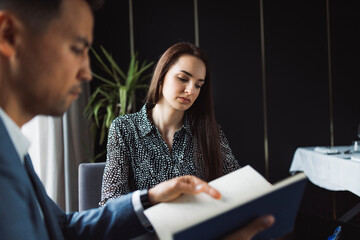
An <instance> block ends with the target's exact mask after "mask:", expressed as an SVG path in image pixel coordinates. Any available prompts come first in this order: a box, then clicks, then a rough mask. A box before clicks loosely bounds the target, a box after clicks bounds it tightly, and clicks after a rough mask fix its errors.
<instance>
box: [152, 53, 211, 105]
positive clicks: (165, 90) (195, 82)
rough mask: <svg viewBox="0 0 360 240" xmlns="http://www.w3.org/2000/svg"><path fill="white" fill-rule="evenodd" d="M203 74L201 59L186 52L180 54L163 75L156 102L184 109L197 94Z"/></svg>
mask: <svg viewBox="0 0 360 240" xmlns="http://www.w3.org/2000/svg"><path fill="white" fill-rule="evenodd" d="M205 75H206V67H205V64H204V62H203V61H202V60H200V59H199V58H197V57H194V56H191V55H188V54H185V55H182V56H180V57H179V59H178V60H177V61H176V62H175V63H174V64H173V65H172V66H171V67H170V69H169V71H168V72H167V73H166V75H165V78H164V82H163V86H162V92H161V93H162V96H161V97H160V100H159V102H158V104H165V105H168V106H170V107H171V108H173V109H175V110H178V111H186V110H187V109H189V108H190V107H191V106H192V105H193V103H194V102H195V100H196V99H197V97H198V96H199V93H200V90H201V86H202V85H203V84H204V82H205Z"/></svg>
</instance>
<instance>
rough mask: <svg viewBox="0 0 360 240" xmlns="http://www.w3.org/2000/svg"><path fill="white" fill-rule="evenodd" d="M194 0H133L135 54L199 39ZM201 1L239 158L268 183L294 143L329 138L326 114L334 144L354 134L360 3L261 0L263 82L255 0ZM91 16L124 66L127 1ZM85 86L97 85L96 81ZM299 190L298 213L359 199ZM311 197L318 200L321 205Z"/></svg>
mask: <svg viewBox="0 0 360 240" xmlns="http://www.w3.org/2000/svg"><path fill="white" fill-rule="evenodd" d="M194 1H195V0H181V1H166V0H151V1H149V0H147V1H145V0H133V1H132V5H133V21H134V46H135V51H136V52H139V57H140V61H144V60H147V61H154V62H156V61H157V60H158V58H159V56H160V55H161V54H162V53H163V52H164V51H165V50H166V49H167V48H168V47H170V46H171V45H172V44H174V43H176V42H178V41H189V42H193V43H195V17H194ZM197 3H198V23H199V25H198V26H199V31H198V33H199V45H200V47H201V48H202V49H203V50H204V51H205V52H206V53H207V55H208V57H209V60H210V69H211V75H212V81H213V86H214V88H213V96H214V102H215V111H216V117H217V120H218V122H219V123H220V124H221V126H222V127H223V130H224V132H225V134H226V136H227V138H228V139H229V142H230V146H231V147H232V150H233V153H234V155H235V157H236V158H237V159H238V161H239V163H240V164H241V165H242V166H244V165H247V164H250V165H251V166H253V167H254V168H255V169H256V170H257V171H259V172H260V173H261V174H263V175H264V176H268V180H269V181H270V182H277V181H278V180H280V179H283V178H284V177H287V176H289V168H290V164H291V161H292V157H293V154H294V152H295V149H296V148H297V147H301V146H329V145H330V144H331V131H330V124H331V122H332V121H333V127H334V135H333V137H334V144H335V145H350V144H351V142H352V141H353V140H355V139H356V132H357V126H358V124H359V123H360V111H359V92H360V79H359V77H360V74H359V66H360V60H359V59H360V51H359V50H360V47H359V44H360V37H359V36H360V34H359V30H360V27H359V23H360V14H359V13H360V3H359V1H357V0H353V1H343V0H330V1H329V6H330V7H329V9H330V11H329V12H330V21H329V22H328V21H327V8H326V0H308V1H288V0H272V1H264V5H263V18H264V40H265V66H264V67H265V77H266V86H265V85H263V80H262V73H263V72H262V55H261V30H260V27H261V25H260V24H261V22H260V14H261V12H260V1H254V0H242V1H229V0H223V1H206V0H198V1H197ZM95 19H96V25H95V32H94V47H95V48H96V47H98V46H99V45H103V46H104V47H105V48H106V49H108V50H109V51H110V52H111V53H112V55H113V56H114V58H115V60H116V61H117V62H118V63H119V64H120V66H121V67H122V68H123V69H127V67H128V62H129V59H130V28H129V2H128V1H127V0H107V1H106V4H105V6H104V8H103V9H101V10H100V11H99V12H97V13H96V15H95ZM327 24H330V39H328V32H327ZM328 42H330V46H331V48H330V51H328ZM329 60H331V68H330V70H331V71H330V75H329V65H328V61H329ZM93 70H94V71H97V67H96V66H93ZM330 79H331V80H332V81H330ZM330 83H331V87H332V92H330V91H329V88H330V85H329V84H330ZM91 84H92V88H93V89H94V88H95V87H96V84H97V83H96V80H94V81H93V82H92V83H91ZM263 91H265V93H266V95H264V94H263ZM141 96H142V95H141ZM264 96H266V99H263V97H264ZM264 103H265V106H264ZM264 107H266V109H267V112H266V117H267V122H266V123H267V133H268V147H269V148H268V154H269V155H268V156H269V158H268V160H269V172H268V174H267V172H266V167H265V149H264V137H265V136H266V135H265V129H264V121H265V120H266V118H265V115H264V114H265V113H264ZM331 109H332V110H333V111H332V115H331ZM359 174H360V173H359ZM346 194H348V195H346ZM349 195H350V196H349ZM305 197H306V199H305V200H304V204H303V209H304V211H306V210H308V209H310V208H311V209H310V210H309V211H311V213H312V214H315V213H316V214H318V215H319V216H322V217H325V218H327V219H329V218H332V217H333V215H334V214H336V213H338V214H341V213H342V212H343V211H345V210H343V206H344V205H346V207H348V208H349V207H351V205H352V204H354V202H355V201H358V200H357V197H356V196H353V195H352V194H350V193H348V192H346V193H338V195H336V194H334V193H332V192H329V191H326V190H323V189H319V188H317V187H315V186H313V185H311V184H309V187H308V189H307V191H306V194H305ZM309 199H311V201H312V200H314V199H318V200H319V199H320V200H319V201H320V202H321V201H323V202H322V204H318V205H319V206H317V205H316V204H315V205H313V204H312V203H311V201H310V200H309ZM334 200H335V201H336V202H337V205H336V206H337V209H336V210H334V209H333V206H334ZM339 202H340V203H341V204H339ZM314 206H316V207H314ZM329 234H330V233H329ZM326 237H327V236H326Z"/></svg>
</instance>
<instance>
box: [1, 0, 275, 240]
mask: <svg viewBox="0 0 360 240" xmlns="http://www.w3.org/2000/svg"><path fill="white" fill-rule="evenodd" d="M94 2H95V1H91V0H87V1H86V0H0V238H1V239H2V240H8V239H27V240H32V239H34V240H35V239H36V240H37V239H128V238H132V237H135V236H138V235H141V234H143V233H146V232H147V231H148V230H149V229H151V225H150V223H149V222H148V220H147V219H146V217H145V215H144V214H143V209H144V206H145V207H146V206H149V205H154V204H157V203H159V202H168V201H171V200H173V199H176V198H177V197H179V196H180V195H181V194H184V193H186V194H197V193H199V192H205V193H207V194H209V195H210V196H212V197H214V198H220V197H221V196H220V193H219V192H217V191H216V190H215V189H213V188H212V187H210V186H209V185H208V184H207V183H205V182H203V181H202V180H200V179H198V178H196V177H192V176H184V177H180V178H176V179H172V180H169V181H167V182H163V183H161V184H159V185H157V186H155V187H154V188H152V189H149V190H148V191H146V190H145V191H137V192H135V193H131V194H128V195H126V196H123V197H121V198H119V199H115V200H112V201H111V202H109V203H108V204H107V205H106V206H105V207H101V208H98V209H92V210H89V211H84V212H81V213H79V212H74V213H70V214H66V213H65V212H64V211H63V210H62V209H60V208H59V207H58V206H57V205H56V204H55V203H54V202H53V201H52V200H51V199H50V198H49V197H48V195H47V194H46V192H45V189H44V187H43V186H42V184H41V182H40V180H39V178H38V177H37V176H36V174H35V172H34V170H33V168H32V163H31V160H30V158H29V156H28V155H27V150H28V147H29V142H28V141H27V140H26V138H25V137H24V136H23V135H22V133H21V131H20V128H21V127H22V126H23V125H24V124H25V123H26V122H28V121H29V120H31V119H32V118H33V117H34V116H36V115H39V114H41V115H51V116H61V115H62V114H63V113H64V112H65V111H66V110H67V109H68V107H69V106H70V104H71V103H72V102H73V101H74V100H75V99H76V98H77V97H78V96H79V94H80V93H81V84H82V83H83V82H88V81H90V80H91V78H92V76H91V69H90V63H89V55H88V51H89V47H90V45H91V42H92V31H93V22H94V19H93V14H92V9H91V6H92V5H93V4H96V3H94ZM273 222H274V219H273V217H271V216H265V217H263V218H259V219H257V220H255V221H254V222H253V223H251V224H249V225H248V226H247V227H245V228H243V229H241V230H239V231H238V232H236V233H234V234H232V235H231V236H229V239H250V238H251V237H252V236H254V235H255V234H256V233H257V232H259V231H261V230H263V229H265V228H267V227H269V226H270V225H272V224H273Z"/></svg>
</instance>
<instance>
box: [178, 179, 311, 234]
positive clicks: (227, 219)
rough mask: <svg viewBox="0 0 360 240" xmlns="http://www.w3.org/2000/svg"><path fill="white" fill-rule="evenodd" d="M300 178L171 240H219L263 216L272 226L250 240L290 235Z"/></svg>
mask: <svg viewBox="0 0 360 240" xmlns="http://www.w3.org/2000/svg"><path fill="white" fill-rule="evenodd" d="M306 181H307V180H306V179H305V178H302V179H300V180H299V181H296V182H294V183H292V184H290V185H286V186H284V187H282V188H279V189H277V190H275V191H273V192H269V193H268V194H266V195H264V196H261V197H259V198H257V199H254V200H253V201H250V202H248V203H246V204H244V205H241V206H239V207H237V208H235V209H232V210H230V211H228V212H225V213H223V214H221V215H219V216H216V217H214V218H211V219H208V220H206V221H204V222H201V223H199V224H197V225H194V226H192V227H190V228H187V229H185V230H183V231H181V232H178V233H176V234H175V235H174V239H175V240H186V239H199V240H200V239H220V238H222V237H225V236H226V235H227V234H229V233H231V232H233V231H235V230H237V229H239V228H241V227H242V226H245V225H246V224H248V223H249V222H250V221H251V220H254V219H255V218H257V217H260V216H262V215H264V214H272V215H273V216H275V224H274V225H273V226H272V227H270V228H269V229H267V230H265V231H263V232H261V233H259V234H258V235H256V236H255V237H254V238H253V239H255V240H256V239H277V238H279V237H282V236H284V235H285V234H287V233H290V232H292V230H293V227H294V224H295V219H296V215H297V212H298V208H299V205H300V202H301V199H302V195H303V192H304V189H305V185H306Z"/></svg>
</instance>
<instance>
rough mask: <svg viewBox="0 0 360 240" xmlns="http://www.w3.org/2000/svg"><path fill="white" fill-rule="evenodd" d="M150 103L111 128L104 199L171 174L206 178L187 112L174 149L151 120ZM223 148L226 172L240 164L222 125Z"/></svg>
mask: <svg viewBox="0 0 360 240" xmlns="http://www.w3.org/2000/svg"><path fill="white" fill-rule="evenodd" d="M147 110H148V106H147V105H144V106H143V107H142V109H141V110H140V111H139V112H137V113H132V114H127V115H124V116H120V117H118V118H116V119H115V120H114V121H113V122H112V124H111V127H110V129H109V136H108V143H107V159H106V166H105V170H104V176H103V182H102V193H101V201H100V203H99V205H101V206H102V205H104V204H105V203H106V202H107V201H108V200H110V199H113V198H117V197H120V196H121V195H124V194H126V193H129V192H132V191H135V190H138V189H145V188H151V187H153V186H155V185H157V184H159V183H161V182H164V181H166V180H169V179H171V178H175V177H179V176H183V175H194V176H197V177H199V178H201V179H204V176H205V168H204V162H203V160H202V157H201V154H200V150H199V149H198V146H197V144H196V143H195V141H194V138H193V135H192V134H191V130H190V124H189V121H188V120H187V118H186V116H185V118H184V125H183V126H182V128H181V129H179V130H178V131H177V132H176V133H175V134H174V139H173V144H172V150H171V151H169V148H168V146H167V145H166V143H165V141H164V140H163V139H162V137H161V134H160V132H159V130H158V129H157V127H156V126H155V125H154V124H153V123H152V122H151V121H150V120H149V117H148V115H147ZM219 139H220V151H221V154H222V157H223V159H225V160H224V162H223V174H227V173H230V172H232V171H234V170H236V169H238V168H240V166H239V163H238V161H237V160H236V159H235V157H234V155H233V154H232V152H231V149H230V147H229V143H228V141H227V139H226V137H225V135H224V133H223V131H222V130H221V128H220V126H219Z"/></svg>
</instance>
